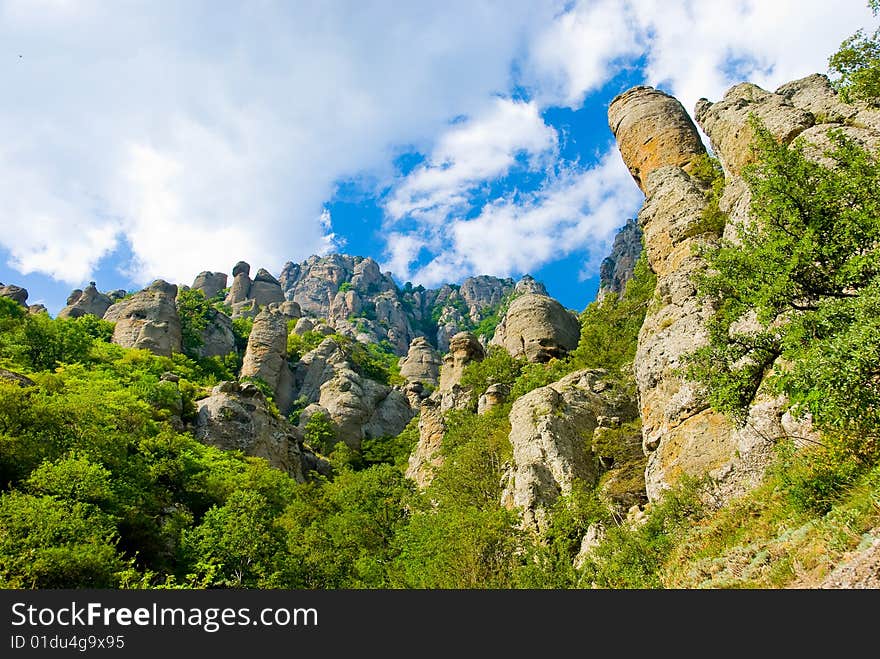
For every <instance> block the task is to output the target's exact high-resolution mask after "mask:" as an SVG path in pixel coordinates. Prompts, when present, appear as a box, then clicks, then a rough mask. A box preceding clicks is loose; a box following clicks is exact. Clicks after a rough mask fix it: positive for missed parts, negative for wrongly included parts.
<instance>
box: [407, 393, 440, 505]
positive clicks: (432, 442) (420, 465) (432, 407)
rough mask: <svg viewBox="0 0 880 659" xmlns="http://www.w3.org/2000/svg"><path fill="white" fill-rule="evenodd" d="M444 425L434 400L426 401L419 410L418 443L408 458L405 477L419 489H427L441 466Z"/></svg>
mask: <svg viewBox="0 0 880 659" xmlns="http://www.w3.org/2000/svg"><path fill="white" fill-rule="evenodd" d="M445 432H446V424H445V423H444V422H443V413H442V412H441V410H440V405H439V402H438V401H437V400H436V399H431V398H429V399H427V400H426V401H424V402H423V403H422V406H421V408H420V410H419V442H418V444H416V448H415V449H414V450H413V452H412V454H411V455H410V456H409V462H408V464H407V468H406V477H407V478H410V479H412V480H414V481H415V483H416V485H418V486H419V487H420V488H425V487H427V486H428V485H429V484H430V483H431V480H432V479H433V477H434V472H435V470H436V469H438V468H439V467H440V466H441V465H442V464H443V456H442V455H441V453H440V446H441V445H442V444H443V434H444V433H445Z"/></svg>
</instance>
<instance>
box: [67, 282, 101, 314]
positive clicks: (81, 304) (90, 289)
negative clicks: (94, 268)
mask: <svg viewBox="0 0 880 659" xmlns="http://www.w3.org/2000/svg"><path fill="white" fill-rule="evenodd" d="M112 304H113V300H112V299H111V298H110V296H109V295H105V294H104V293H99V292H98V289H97V288H95V282H93V281H90V282H89V285H88V286H86V288H85V289H84V290H80V289H78V288H77V289H74V291H73V292H72V293H71V294H70V295H69V296H68V297H67V306H66V307H64V308H63V309H62V310H61V311H59V312H58V317H59V318H79V317H80V316H85V315H86V314H91V315H92V316H97V317H98V318H103V317H104V314H105V313H107V309H109V308H110V305H112Z"/></svg>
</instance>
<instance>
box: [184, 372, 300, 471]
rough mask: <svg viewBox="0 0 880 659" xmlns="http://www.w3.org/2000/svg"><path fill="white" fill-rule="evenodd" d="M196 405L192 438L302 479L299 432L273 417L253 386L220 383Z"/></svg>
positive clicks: (260, 394) (261, 395)
mask: <svg viewBox="0 0 880 659" xmlns="http://www.w3.org/2000/svg"><path fill="white" fill-rule="evenodd" d="M197 405H198V414H197V416H196V420H195V424H194V429H193V434H194V436H195V437H196V439H198V440H199V441H201V442H203V443H205V444H209V445H211V446H216V447H217V448H221V449H224V450H227V451H229V450H239V451H242V452H243V453H244V454H245V455H252V456H255V457H259V458H265V459H266V460H268V461H269V464H270V465H272V466H273V467H275V468H276V469H281V470H282V471H285V472H287V473H288V474H290V475H291V476H292V477H293V478H294V479H296V480H297V481H299V482H303V481H304V480H305V476H304V469H303V451H302V449H301V445H302V435H301V433H300V432H299V430H297V428H295V427H294V426H293V425H291V424H290V423H288V422H286V421H285V420H284V419H279V418H278V417H275V416H273V414H272V413H271V412H270V411H269V408H268V407H267V404H266V399H265V397H264V396H263V394H262V392H261V391H260V390H259V389H258V388H257V387H256V386H255V385H253V384H249V383H245V384H241V385H239V384H238V383H235V382H221V383H220V384H218V385H217V386H216V387H214V389H213V390H212V391H211V395H210V396H208V397H207V398H203V399H201V400H199V401H197Z"/></svg>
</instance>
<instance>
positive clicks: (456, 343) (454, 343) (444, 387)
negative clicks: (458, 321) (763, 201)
mask: <svg viewBox="0 0 880 659" xmlns="http://www.w3.org/2000/svg"><path fill="white" fill-rule="evenodd" d="M485 356H486V352H485V350H483V346H482V345H480V342H479V341H478V340H477V337H476V336H474V335H473V334H471V333H470V332H459V333H458V334H456V335H455V336H453V337H452V339H451V340H450V342H449V352H448V353H447V354H446V355H445V356H444V357H443V366H442V368H441V369H440V390H441V391H452V389H453V387H454V386H455V385H458V384H459V383H460V382H461V376H462V373H463V372H464V367H465V366H467V365H468V364H469V363H470V362H472V361H482V360H483V358H484V357H485Z"/></svg>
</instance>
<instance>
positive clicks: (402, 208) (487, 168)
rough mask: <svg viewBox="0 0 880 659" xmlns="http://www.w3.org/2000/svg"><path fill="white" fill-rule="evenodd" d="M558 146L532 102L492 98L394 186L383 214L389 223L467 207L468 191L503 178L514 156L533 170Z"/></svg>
mask: <svg viewBox="0 0 880 659" xmlns="http://www.w3.org/2000/svg"><path fill="white" fill-rule="evenodd" d="M556 144H557V138H556V131H555V130H554V129H553V128H551V127H550V126H548V125H547V124H545V123H544V120H543V119H542V118H541V115H540V114H539V112H538V106H537V105H536V104H535V103H530V102H522V101H514V100H511V99H506V98H496V99H495V101H494V103H493V104H492V105H491V106H490V107H488V108H487V109H486V111H485V112H483V113H482V114H480V115H479V116H476V117H473V118H469V119H466V120H463V121H461V122H459V123H457V124H454V125H453V126H452V127H451V128H450V129H449V130H447V131H446V132H445V133H443V134H442V135H441V136H440V138H439V139H438V141H437V144H436V146H435V147H434V149H433V151H432V152H431V156H430V158H428V161H427V162H426V163H425V164H423V165H420V166H419V167H417V168H416V169H415V170H414V171H412V172H411V173H410V174H409V175H408V176H406V177H405V178H404V180H403V181H402V182H400V183H399V184H398V186H397V188H396V191H395V193H394V194H393V195H392V196H391V198H390V199H389V200H388V201H387V203H386V205H385V210H386V212H387V213H388V215H389V216H390V218H391V219H392V220H397V219H400V218H402V217H404V216H407V215H410V216H414V217H418V218H421V219H425V220H429V221H430V220H431V219H433V220H435V221H436V220H442V219H444V218H445V217H446V216H447V215H448V214H449V213H451V212H454V211H457V210H461V209H462V208H466V206H467V204H468V201H469V194H468V193H469V191H470V189H471V188H473V187H474V186H476V185H479V184H480V183H483V182H485V181H491V180H494V179H497V178H499V177H501V176H504V175H505V174H507V173H508V172H509V171H510V169H511V168H512V167H513V166H514V165H515V164H516V162H517V157H518V156H522V155H524V156H526V157H527V160H528V163H527V166H528V167H529V168H530V169H537V168H538V167H540V166H541V165H542V164H544V163H546V162H547V161H548V160H549V158H550V157H551V156H552V155H553V152H554V151H555V149H556Z"/></svg>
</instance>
